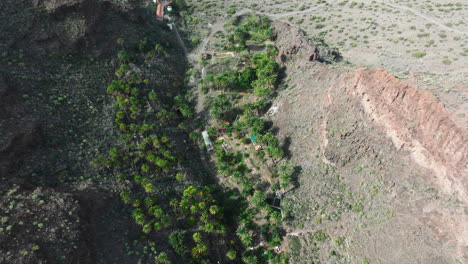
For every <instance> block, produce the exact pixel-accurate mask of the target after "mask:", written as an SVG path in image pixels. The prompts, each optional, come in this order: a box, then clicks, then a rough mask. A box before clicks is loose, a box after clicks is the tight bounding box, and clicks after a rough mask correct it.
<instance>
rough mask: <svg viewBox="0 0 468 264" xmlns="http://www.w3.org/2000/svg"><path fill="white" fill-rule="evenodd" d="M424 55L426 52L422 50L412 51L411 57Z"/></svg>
mask: <svg viewBox="0 0 468 264" xmlns="http://www.w3.org/2000/svg"><path fill="white" fill-rule="evenodd" d="M424 56H426V52H424V51H415V52H413V57H415V58H422V57H424Z"/></svg>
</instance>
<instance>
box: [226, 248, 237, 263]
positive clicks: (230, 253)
mask: <svg viewBox="0 0 468 264" xmlns="http://www.w3.org/2000/svg"><path fill="white" fill-rule="evenodd" d="M226 257H227V258H228V259H229V260H235V259H236V257H237V254H236V251H234V250H232V249H231V250H229V251H228V252H227V253H226Z"/></svg>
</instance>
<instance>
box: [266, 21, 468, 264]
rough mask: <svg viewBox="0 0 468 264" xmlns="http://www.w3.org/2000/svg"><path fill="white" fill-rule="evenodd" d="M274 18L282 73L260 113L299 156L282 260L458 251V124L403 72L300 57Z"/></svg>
mask: <svg viewBox="0 0 468 264" xmlns="http://www.w3.org/2000/svg"><path fill="white" fill-rule="evenodd" d="M276 28H277V29H278V32H279V33H278V42H279V47H280V54H279V59H280V61H282V62H283V63H284V64H285V66H286V67H287V70H286V74H287V77H286V80H288V82H287V84H286V85H287V87H286V88H285V89H284V90H283V91H282V92H281V93H280V95H279V96H278V98H277V100H276V101H275V103H274V105H273V106H274V107H277V111H276V113H275V114H274V115H272V116H271V117H270V119H271V120H272V122H273V124H274V126H276V127H277V128H278V133H279V135H280V136H281V137H282V138H283V139H284V141H285V142H289V143H288V146H289V152H290V155H291V157H292V161H293V162H295V163H297V164H298V165H300V167H301V168H302V173H301V174H300V175H299V177H298V180H299V186H298V188H297V189H296V190H294V191H292V192H290V193H288V194H287V195H286V197H287V198H286V200H285V201H284V202H283V204H282V208H283V210H285V211H286V215H287V216H288V220H289V222H288V226H289V227H288V244H289V250H290V253H291V262H292V263H310V262H321V263H342V262H343V261H345V262H346V261H350V262H351V263H361V261H362V263H462V262H466V261H467V259H468V256H467V255H466V251H465V249H464V248H465V245H466V243H467V241H466V237H467V235H468V234H467V233H466V223H467V220H468V218H467V216H466V213H465V212H466V208H467V204H466V190H467V186H466V182H465V181H464V178H465V177H466V175H467V165H468V163H467V155H468V149H467V146H468V141H467V138H466V133H465V132H464V130H463V128H461V127H459V126H458V125H457V124H455V123H454V122H453V121H452V120H451V117H450V114H449V112H448V110H447V109H445V108H444V105H443V104H442V103H441V102H440V101H439V100H438V99H436V98H435V97H434V96H432V95H430V94H429V93H427V92H425V91H422V90H420V89H418V88H417V87H415V86H414V85H413V84H412V82H411V80H409V81H401V80H398V79H397V78H395V77H393V76H392V75H391V74H389V73H387V72H385V71H384V70H365V69H359V68H358V69H355V68H354V67H352V66H351V65H346V64H342V65H341V66H339V67H336V66H327V65H324V64H323V63H321V62H319V60H311V58H320V56H321V54H320V51H319V50H317V48H316V47H315V46H314V44H312V43H311V42H309V41H307V40H306V39H305V37H304V36H303V35H302V33H301V32H300V31H298V30H297V29H294V28H290V27H289V26H288V25H286V24H282V23H281V24H277V26H276ZM291 40H292V41H291ZM281 47H282V48H281ZM457 261H458V262H457Z"/></svg>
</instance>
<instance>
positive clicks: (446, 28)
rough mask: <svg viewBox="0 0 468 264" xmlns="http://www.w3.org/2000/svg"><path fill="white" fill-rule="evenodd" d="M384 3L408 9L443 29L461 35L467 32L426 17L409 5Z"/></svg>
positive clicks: (467, 33)
mask: <svg viewBox="0 0 468 264" xmlns="http://www.w3.org/2000/svg"><path fill="white" fill-rule="evenodd" d="M384 3H385V4H386V5H388V6H390V7H393V8H397V9H401V10H406V11H409V12H411V13H413V14H415V15H416V16H418V17H420V18H422V19H425V20H427V21H429V22H431V23H433V24H435V25H437V26H439V27H441V28H443V29H444V30H448V31H452V32H456V33H458V34H462V35H468V32H465V31H461V30H458V29H455V28H451V27H448V26H446V25H444V24H442V23H440V22H439V21H437V20H435V19H433V18H431V17H428V16H426V15H424V14H422V13H420V12H419V11H416V10H414V9H412V8H409V7H406V6H399V5H395V4H391V3H388V2H384Z"/></svg>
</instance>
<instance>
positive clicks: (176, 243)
mask: <svg viewBox="0 0 468 264" xmlns="http://www.w3.org/2000/svg"><path fill="white" fill-rule="evenodd" d="M168 239H169V244H171V247H172V248H173V249H174V251H175V252H176V253H177V254H178V255H181V256H183V255H184V254H185V251H186V250H187V248H186V247H185V243H184V235H183V234H182V233H181V232H179V231H175V232H172V233H171V234H170V235H169V237H168Z"/></svg>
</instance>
